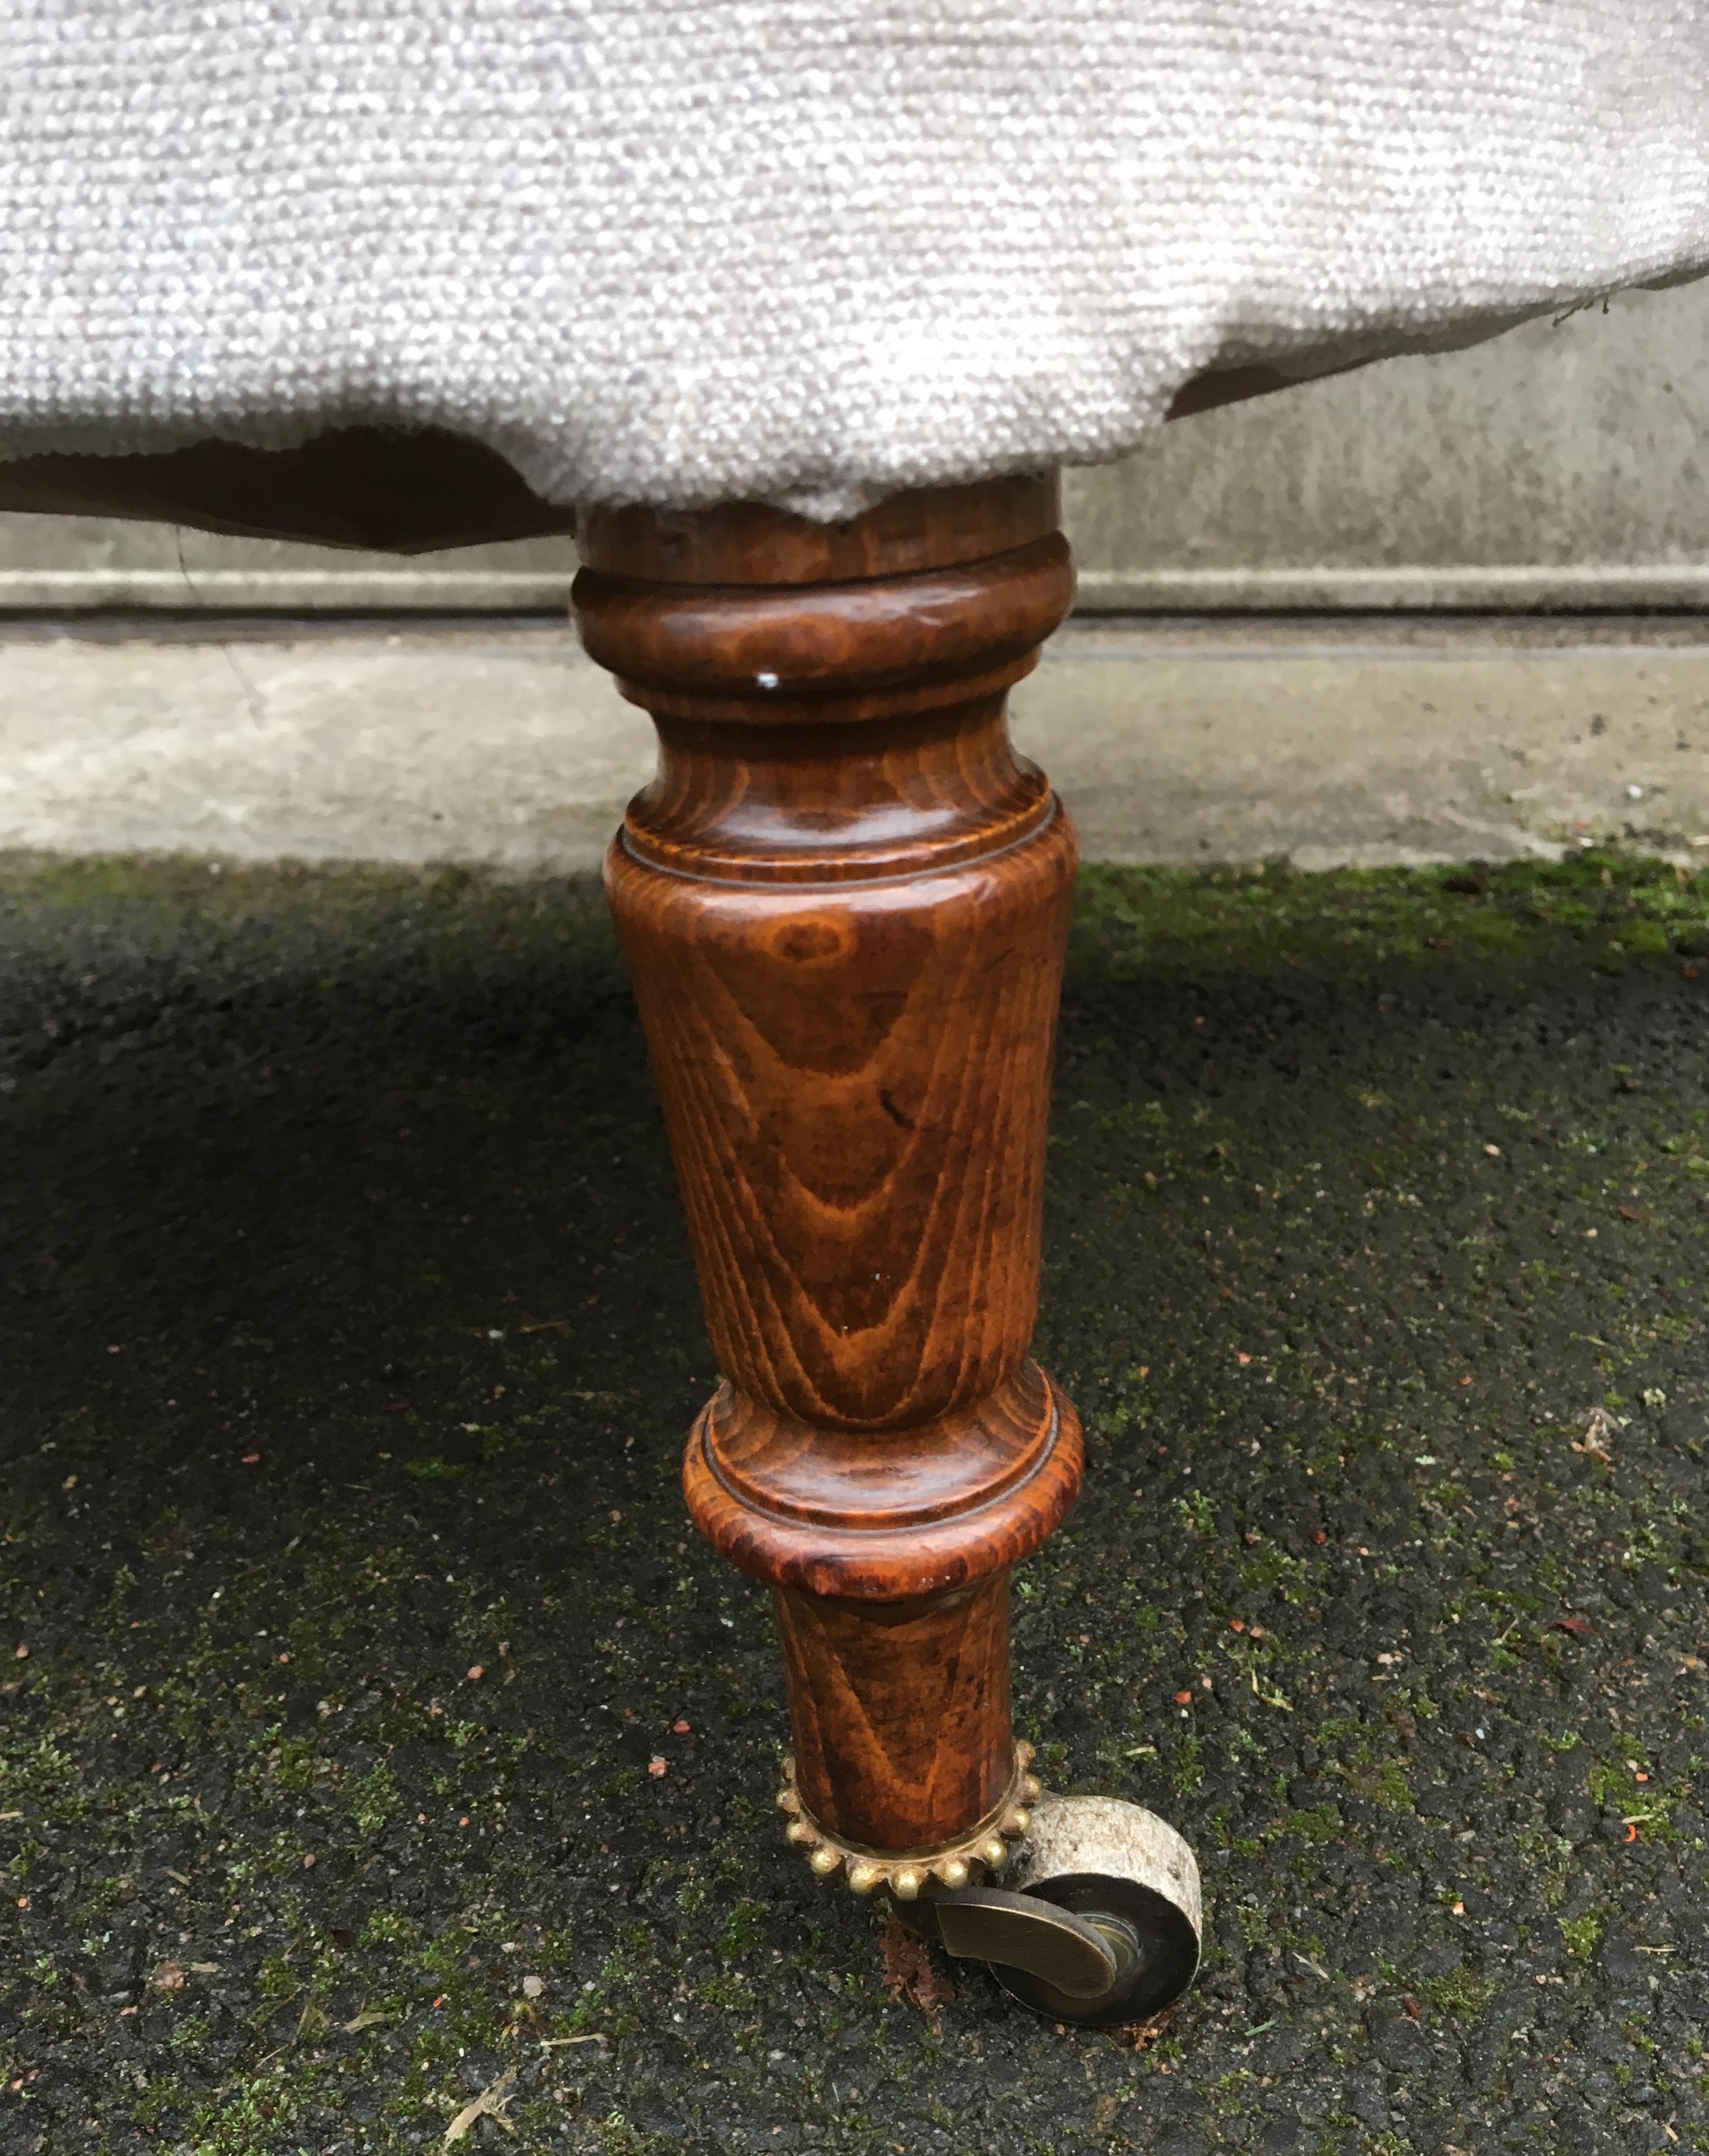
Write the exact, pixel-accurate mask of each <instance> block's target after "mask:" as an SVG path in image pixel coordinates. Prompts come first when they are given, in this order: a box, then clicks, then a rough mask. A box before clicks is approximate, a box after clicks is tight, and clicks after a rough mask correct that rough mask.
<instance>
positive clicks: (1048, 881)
mask: <svg viewBox="0 0 1709 2156" xmlns="http://www.w3.org/2000/svg"><path fill="white" fill-rule="evenodd" d="M579 541H580V545H581V548H582V552H583V557H584V562H585V563H586V564H587V566H586V567H584V570H583V572H582V573H581V575H580V577H579V578H578V580H577V583H576V587H575V607H576V611H577V613H578V616H579V621H580V624H581V630H582V635H583V639H584V643H585V644H586V647H587V649H588V650H589V653H590V654H592V655H593V657H594V658H595V659H596V660H599V661H600V663H601V664H602V665H605V666H608V667H609V668H610V670H612V672H613V673H614V674H615V675H616V677H617V680H618V684H619V685H620V688H621V690H622V691H623V693H624V695H625V696H628V697H630V698H631V700H632V701H635V702H636V703H638V704H641V706H644V707H645V708H646V710H647V711H649V712H651V715H652V716H653V718H654V720H655V721H656V725H657V728H658V737H659V764H658V773H657V776H656V778H655V779H654V781H653V783H651V785H650V786H649V787H648V788H646V791H645V792H644V793H641V794H640V795H638V796H637V797H636V800H635V801H634V802H633V803H631V807H630V809H629V813H628V817H627V819H626V821H625V824H624V827H623V829H622V830H621V832H620V834H619V835H618V837H617V839H615V841H614V843H613V844H612V847H611V850H610V855H609V858H608V860H607V864H606V882H607V888H608V890H609V891H610V899H611V904H612V907H613V911H615V915H616V919H617V924H618V929H619V932H620V936H621V938H622V942H623V947H624V951H625V955H626V957H627V959H628V962H629V965H630V968H631V973H632V975H633V978H634V982H635V988H636V996H637V998H638V999H639V1002H640V1005H641V1016H642V1019H643V1020H644V1022H645V1024H646V1034H647V1040H648V1045H649V1049H650V1051H651V1060H652V1065H653V1070H654V1075H655V1077H656V1081H657V1084H658V1088H659V1091H660V1093H661V1096H662V1099H663V1102H664V1108H665V1115H666V1119H667V1123H668V1126H669V1129H670V1134H671V1141H672V1147H674V1150H675V1153H676V1159H677V1170H678V1173H679V1175H680V1178H681V1181H682V1193H683V1198H684V1201H685V1203H686V1205H687V1214H688V1219H689V1224H690V1228H691V1230H692V1235H693V1240H694V1249H695V1255H696V1258H697V1263H698V1266H699V1273H700V1281H701V1286H702V1288H703V1292H704V1295H705V1298H706V1306H707V1314H708V1322H709V1325H710V1328H711V1332H712V1338H713V1346H714V1347H715V1349H716V1352H717V1354H718V1362H719V1364H720V1367H721V1368H722V1371H723V1383H722V1384H721V1385H720V1386H719V1388H718V1391H717V1392H716V1394H714V1395H713V1399H711V1400H710V1402H709V1403H708V1405H707V1407H706V1409H704V1411H703V1414H701V1416H700V1418H699V1419H698V1421H697V1423H696V1424H695V1426H694V1429H693V1430H692V1433H691V1435H690V1437H689V1440H688V1448H687V1462H686V1466H685V1471H684V1479H685V1483H686V1486H687V1497H688V1503H689V1507H690V1509H691V1511H692V1513H693V1515H694V1517H695V1519H696V1521H697V1523H698V1524H699V1526H700V1527H701V1528H702V1529H703V1532H705V1533H706V1534H707V1535H708V1536H709V1537H710V1538H711V1540H712V1541H713V1543H714V1544H715V1545H716V1547H717V1548H718V1549H720V1550H722V1551H723V1553H724V1554H725V1555H726V1556H728V1558H732V1559H733V1560H734V1562H735V1563H737V1564H739V1565H740V1566H742V1567H743V1568H744V1569H745V1570H747V1571H748V1572H749V1573H753V1574H754V1575H755V1576H756V1577H757V1578H760V1579H763V1580H764V1581H765V1582H767V1583H768V1584H769V1585H770V1587H771V1588H772V1589H773V1590H774V1592H775V1599H776V1607H777V1615H778V1622H779V1625H780V1630H781V1632H782V1635H783V1647H784V1655H785V1666H786V1668H787V1671H788V1684H789V1697H790V1719H791V1723H792V1727H793V1734H794V1746H795V1749H794V1759H793V1767H792V1771H791V1776H790V1783H789V1784H788V1786H787V1787H786V1788H785V1789H784V1790H783V1791H782V1792H781V1793H780V1799H779V1801H780V1804H782V1805H783V1807H784V1809H785V1810H786V1811H788V1812H789V1813H790V1814H791V1818H790V1823H789V1825H788V1833H789V1835H790V1840H792V1841H795V1843H797V1844H799V1845H801V1846H802V1847H803V1848H804V1850H805V1851H806V1852H807V1854H808V1856H809V1857H810V1860H811V1863H812V1865H813V1868H814V1869H815V1870H816V1871H819V1872H820V1873H821V1874H823V1875H829V1874H831V1873H833V1872H836V1871H839V1870H841V1871H843V1872H844V1873H845V1875H846V1876H847V1881H848V1883H849V1884H850V1886H852V1887H854V1888H855V1889H856V1891H857V1892H870V1891H872V1890H873V1888H875V1887H878V1886H884V1887H888V1889H889V1890H890V1891H891V1892H893V1893H895V1894H896V1895H898V1897H901V1898H903V1899H911V1898H913V1897H914V1896H915V1895H917V1894H919V1892H921V1890H922V1889H923V1888H924V1889H927V1890H928V1891H932V1892H936V1891H939V1890H941V1889H944V1888H949V1889H955V1888H959V1887H960V1886H965V1883H966V1882H967V1881H969V1879H970V1877H973V1878H975V1880H976V1879H977V1877H978V1876H980V1875H981V1871H983V1870H986V1869H994V1868H995V1867H996V1866H999V1865H1000V1864H1001V1862H1002V1861H1004V1859H1005V1857H1006V1855H1007V1851H1008V1846H1009V1840H1010V1839H1012V1838H1013V1837H1016V1836H1017V1835H1021V1834H1022V1833H1023V1832H1024V1831H1025V1830H1026V1828H1027V1815H1028V1806H1029V1804H1030V1803H1031V1802H1032V1799H1034V1798H1035V1797H1036V1795H1037V1784H1034V1783H1033V1782H1032V1780H1031V1778H1030V1777H1029V1776H1028V1775H1027V1759H1026V1757H1025V1756H1024V1748H1022V1750H1020V1751H1017V1746H1016V1743H1015V1741H1014V1737H1013V1732H1012V1727H1011V1723H1010V1717H1009V1646H1008V1575H1009V1568H1010V1566H1011V1565H1012V1564H1013V1563H1015V1562H1016V1560H1017V1558H1022V1557H1024V1556H1026V1555H1027V1553H1028V1552H1029V1551H1031V1550H1033V1549H1035V1548H1037V1546H1038V1544H1039V1543H1041V1542H1042V1540H1043V1539H1044V1537H1046V1536H1047V1535H1048V1534H1049V1533H1050V1532H1051V1530H1052V1529H1053V1527H1055V1526H1056V1525H1057V1523H1058V1521H1059V1520H1060V1519H1061V1518H1062V1517H1063V1513H1064V1512H1066V1511H1067V1509H1068V1506H1069V1504H1070V1503H1071V1502H1072V1501H1073V1496H1074V1494H1075V1491H1076V1490H1077V1488H1078V1484H1079V1479H1080V1467H1081V1446H1080V1432H1079V1425H1078V1422H1077V1420H1076V1419H1075V1415H1074V1411H1073V1408H1072V1407H1071V1406H1070V1405H1069V1404H1068V1401H1067V1399H1064V1398H1063V1395H1062V1394H1061V1393H1059V1392H1058V1390H1057V1389H1056V1388H1055V1386H1054V1385H1053V1384H1052V1383H1051V1381H1050V1379H1049V1378H1048V1377H1046V1376H1045V1374H1044V1373H1043V1372H1042V1371H1041V1370H1040V1369H1039V1368H1038V1367H1037V1364H1036V1363H1033V1362H1032V1360H1030V1358H1029V1357H1028V1354H1027V1347H1028V1344H1029V1342H1030V1340H1031V1337H1032V1328H1033V1319H1034V1313H1035V1307H1036V1301H1037V1284H1038V1265H1039V1238H1040V1210H1041V1201H1042V1183H1043V1171H1044V1146H1045V1121H1046V1112H1047V1102H1048V1089H1049V1078H1050V1065H1051V1053H1052V1045H1053V1034H1054V1028H1055V1019H1056V1008H1057V999H1058V988H1059V983H1060V979H1061V973H1062V962H1063V945H1064V941H1065V937H1066V933H1067V928H1068V904H1069V891H1070V884H1071V881H1072V878H1073V869H1074V861H1075V840H1074V833H1073V826H1072V824H1070V822H1069V819H1068V816H1067V814H1065V812H1064V811H1063V808H1062V805H1061V803H1059V802H1058V801H1057V800H1056V798H1055V797H1054V796H1053V794H1052V793H1051V791H1050V788H1049V787H1048V784H1047V783H1046V781H1045V780H1044V778H1042V775H1041V774H1040V773H1038V772H1037V770H1036V769H1035V768H1034V767H1032V765H1031V764H1029V763H1027V762H1026V761H1025V760H1024V759H1023V758H1021V757H1017V755H1016V754H1015V753H1014V752H1013V750H1012V747H1011V746H1010V742H1009V738H1008V731H1007V724H1006V712H1005V701H1006V690H1007V689H1008V688H1009V686H1010V685H1011V684H1012V682H1014V681H1016V680H1018V679H1019V678H1020V677H1021V676H1022V675H1023V674H1025V673H1027V671H1028V670H1030V669H1031V667H1032V665H1033V664H1034V661H1035V658H1036V654H1037V647H1038V645H1039V644H1040V643H1041V642H1042V639H1044V638H1045V637H1046V636H1047V635H1048V634H1049V633H1050V631H1051V630H1052V629H1053V628H1054V627H1055V626H1056V624H1058V621H1059V620H1060V619H1062V617H1063V614H1064V613H1066V611H1067V609H1068V603H1069V599H1070V597H1071V594H1072V590H1073V573H1072V569H1071V567H1070V562H1069V557H1068V547H1067V545H1066V544H1065V542H1064V541H1063V538H1062V536H1061V535H1060V533H1059V532H1058V529H1057V492H1056V488H1055V485H1054V483H1053V481H1051V480H1045V479H1040V478H1030V477H1029V478H1022V479H1014V480H1001V481H996V482H992V483H990V484H987V485H978V486H970V487H960V488H954V489H946V490H940V491H934V492H928V493H921V494H916V495H900V496H898V497H895V498H894V499H893V500H889V501H888V502H885V503H883V505H881V506H879V507H878V508H877V509H875V510H873V511H871V512H870V513H869V514H867V515H866V516H862V517H860V518H859V519H857V520H856V521H853V522H852V523H848V524H845V525H841V526H819V525H814V524H811V523H808V522H806V521H803V520H800V519H798V518H795V517H791V516H786V515H784V514H782V513H780V512H778V511H770V510H764V509H759V508H740V509H721V510H714V511H705V512H697V513H683V514H666V513H659V512H654V511H644V510H638V509H631V510H620V511H606V512H600V513H597V514H595V515H594V516H591V517H589V518H585V519H584V521H583V524H582V528H581V531H580V533H579Z"/></svg>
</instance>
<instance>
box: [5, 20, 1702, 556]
mask: <svg viewBox="0 0 1709 2156" xmlns="http://www.w3.org/2000/svg"><path fill="white" fill-rule="evenodd" d="M3 53H4V70H3V74H0V286H3V304H0V457H17V456H22V455H25V454H31V453H33V452H35V451H39V450H44V449H75V450H94V451H109V452H111V451H116V450H129V449H167V448H172V447H175V446H178V445H180V444H184V443H187V442H191V441H194V440H197V439H202V438H204V437H207V436H210V435H218V436H224V437H226V438H229V439H235V440H239V441H242V442H247V443H251V444H259V445H262V446H269V445H276V446H284V445H286V444H292V443H296V442H298V441H301V440H302V439H306V437H308V436H309V435H311V434H315V433H317V432H319V431H321V430H322V429H324V428H327V427H328V426H332V425H337V424H345V423H363V422H367V423H376V422H378V423H395V424H398V425H401V426H404V427H411V426H419V425H426V424H435V425H439V426H443V427H447V428H450V429H455V430H456V431H458V432H460V433H462V434H467V435H470V436H471V437H473V438H475V439H479V440H481V441H483V442H485V443H487V444H490V445H491V446H492V447H493V448H495V449H497V450H499V451H500V452H501V453H502V454H504V455H505V456H507V458H508V459H510V460H511V461H512V464H514V465H516V466H517V468H518V470H520V471H521V472H522V475H523V476H524V477H525V478H526V479H527V480H528V481H529V482H530V483H531V485H533V487H534V488H535V489H536V490H538V492H540V493H541V494H543V495H546V496H547V497H548V499H551V500H557V501H572V500H651V501H654V502H658V503H664V504H688V503H704V502H710V501H713V500H720V499H728V498H731V497H751V498H756V499H763V500H774V501H780V502H784V503H787V504H790V505H791V506H796V507H800V508H805V509H806V510H808V511H810V513H815V514H821V515H830V514H840V513H844V512H847V511H850V510H852V509H853V508H855V507H857V506H860V505H861V504H862V503H864V502H866V501H868V500H872V499H873V498H874V497H875V496H877V495H882V494H885V493H888V492H891V491H893V490H896V489H898V488H900V487H905V486H911V485H923V484H928V483H932V482H937V481H944V480H957V479H963V478H975V477H981V476H984V475H991V474H995V473H999V472H1003V471H1010V470H1020V469H1027V468H1033V467H1038V466H1042V465H1048V464H1053V463H1058V462H1063V461H1066V462H1069V463H1074V462H1092V461H1096V460H1099V459H1106V458H1109V457H1112V456H1115V455H1118V454H1121V453H1122V452H1123V451H1125V450H1127V449H1131V448H1133V447H1135V445H1137V444H1140V442H1141V441H1143V440H1144V439H1145V436H1146V435H1147V434H1148V433H1150V431H1151V430H1152V429H1154V428H1155V427H1156V425H1157V424H1158V423H1159V422H1160V420H1161V418H1162V417H1163V415H1164V413H1166V409H1167V408H1168V405H1169V403H1170V399H1171V395H1172V394H1173V393H1174V392H1175V391H1176V388H1178V387H1179V386H1180V385H1181V383H1182V382H1185V381H1186V380H1187V379H1188V378H1189V377H1192V376H1193V375H1195V374H1197V373H1199V372H1202V371H1204V370H1205V369H1207V368H1210V367H1219V366H1228V365H1233V364H1236V363H1239V362H1253V361H1263V362H1271V363H1275V364H1279V365H1280V366H1281V367H1283V368H1284V371H1287V372H1300V373H1309V372H1314V371H1317V370H1320V369H1321V368H1324V367H1329V366H1332V365H1336V364H1338V363H1341V362H1345V361H1347V360H1350V359H1354V358H1358V357H1367V356H1370V355H1372V354H1375V353H1378V352H1386V351H1389V350H1398V349H1406V348H1410V347H1415V346H1427V345H1429V344H1432V343H1435V342H1451V341H1457V340H1464V339H1469V338H1470V337H1472V336H1477V335H1480V334H1486V333H1487V332H1488V331H1490V330H1491V329H1493V328H1495V327H1497V326H1501V325H1502V324H1503V323H1505V322H1507V321H1513V320H1516V319H1519V318H1520V317H1521V316H1525V315H1526V314H1530V313H1536V312H1538V311H1542V310H1544V309H1548V308H1557V307H1561V306H1563V305H1570V304H1572V303H1573V301H1575V300H1579V299H1583V298H1587V297H1589V296H1592V295H1596V294H1598V293H1600V292H1603V291H1605V290H1610V289H1613V288H1615V287H1619V286H1621V285H1629V284H1634V283H1640V282H1653V281H1657V280H1664V279H1667V278H1670V277H1675V276H1679V275H1690V274H1693V273H1695V272H1696V271H1698V270H1700V269H1702V268H1703V267H1704V266H1705V265H1706V264H1709V8H1705V7H1704V6H1703V5H1702V4H1701V0H1048V4H1046V0H199V4H189V0H12V5H11V6H10V7H9V8H8V10H7V16H6V23H5V28H4V44H3Z"/></svg>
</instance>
